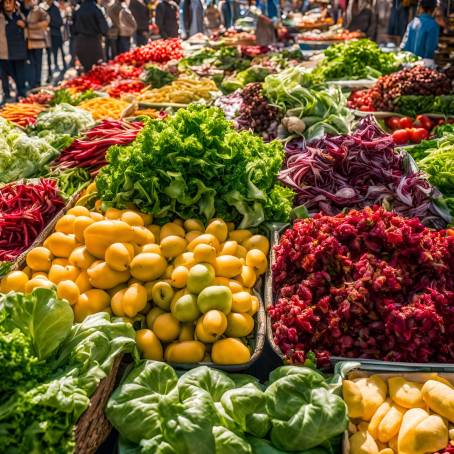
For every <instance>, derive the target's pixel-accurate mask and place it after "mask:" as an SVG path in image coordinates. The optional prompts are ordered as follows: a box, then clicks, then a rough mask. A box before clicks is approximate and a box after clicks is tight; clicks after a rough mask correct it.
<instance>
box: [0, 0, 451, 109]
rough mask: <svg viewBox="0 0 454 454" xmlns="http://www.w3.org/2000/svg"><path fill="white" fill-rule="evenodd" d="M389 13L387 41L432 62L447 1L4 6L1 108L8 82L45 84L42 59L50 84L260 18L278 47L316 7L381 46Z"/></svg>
mask: <svg viewBox="0 0 454 454" xmlns="http://www.w3.org/2000/svg"><path fill="white" fill-rule="evenodd" d="M418 6H419V9H418ZM437 6H438V7H437ZM385 7H386V8H387V11H386V13H385V17H386V27H387V30H386V33H387V36H388V37H390V39H393V38H397V40H399V41H400V40H402V47H403V48H404V49H406V50H409V51H412V52H413V53H415V54H417V55H419V56H421V57H422V58H426V59H431V58H433V54H434V52H435V50H436V48H437V45H438V36H439V32H440V27H443V26H444V22H443V7H444V2H443V1H442V0H438V2H437V0H421V1H420V2H419V4H418V0H382V1H380V0H255V1H254V3H252V0H44V1H43V2H42V3H39V0H20V1H18V0H0V76H1V83H2V91H3V101H8V100H9V99H10V92H11V91H10V80H11V79H12V80H13V81H14V83H15V86H16V91H15V93H16V96H17V97H22V96H25V93H26V90H29V89H33V88H35V87H39V86H41V85H42V82H43V81H42V75H43V58H44V55H45V56H46V59H47V60H46V62H47V71H46V72H45V74H47V77H46V81H45V82H47V83H49V82H50V81H51V76H52V75H57V76H58V75H62V74H63V73H64V72H65V71H66V70H67V68H68V67H70V66H74V65H75V64H76V62H77V63H80V67H81V68H82V69H83V70H85V71H88V70H89V69H90V68H91V67H92V66H93V65H95V64H96V63H98V62H99V61H102V60H105V59H111V58H114V57H115V56H116V55H117V54H119V53H121V52H125V51H127V50H129V49H130V47H131V45H136V46H140V45H143V44H145V43H146V42H147V40H148V39H149V38H150V36H151V35H156V36H160V37H162V38H172V37H178V36H181V37H182V38H188V37H191V36H193V35H196V34H198V33H206V34H209V35H211V34H214V33H216V32H218V31H219V30H223V29H230V28H231V27H233V26H234V24H235V22H236V21H237V20H238V19H239V18H240V17H242V16H244V15H247V14H250V15H253V16H255V20H256V24H257V28H256V41H257V44H259V45H267V44H272V43H273V42H275V41H276V40H277V36H278V35H277V33H276V30H277V27H278V24H279V23H280V21H281V19H282V17H283V16H286V15H289V14H291V13H292V12H301V13H305V12H307V11H309V10H311V9H313V8H318V9H319V10H320V11H321V12H322V14H323V15H326V16H331V17H332V18H333V19H334V21H338V20H339V19H340V18H342V20H343V23H344V25H345V26H346V27H347V28H348V29H350V30H354V31H356V30H358V31H361V32H363V33H364V34H365V35H366V36H367V37H369V38H371V39H374V40H379V36H380V23H382V24H383V11H384V8H385Z"/></svg>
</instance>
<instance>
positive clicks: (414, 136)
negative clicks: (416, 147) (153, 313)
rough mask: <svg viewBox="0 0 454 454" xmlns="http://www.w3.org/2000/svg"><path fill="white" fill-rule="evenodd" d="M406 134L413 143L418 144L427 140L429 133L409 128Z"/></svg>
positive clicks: (425, 130) (421, 129) (422, 129)
mask: <svg viewBox="0 0 454 454" xmlns="http://www.w3.org/2000/svg"><path fill="white" fill-rule="evenodd" d="M408 134H409V136H410V140H411V141H412V142H413V143H419V142H421V141H422V140H426V139H428V138H429V131H427V129H424V128H411V129H409V130H408Z"/></svg>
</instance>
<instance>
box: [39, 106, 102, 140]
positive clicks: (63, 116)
mask: <svg viewBox="0 0 454 454" xmlns="http://www.w3.org/2000/svg"><path fill="white" fill-rule="evenodd" d="M94 124H95V121H94V120H93V116H92V115H91V113H90V112H87V111H86V110H83V109H79V108H77V107H74V106H72V105H70V104H66V103H62V104H58V105H56V106H55V107H51V108H50V109H48V110H45V111H44V112H41V113H40V114H39V115H38V117H37V119H36V123H35V128H36V130H38V131H42V130H49V129H50V130H52V131H54V132H56V133H58V134H69V135H71V136H77V135H78V134H80V132H82V131H85V130H86V129H89V128H91V127H92V126H93V125H94Z"/></svg>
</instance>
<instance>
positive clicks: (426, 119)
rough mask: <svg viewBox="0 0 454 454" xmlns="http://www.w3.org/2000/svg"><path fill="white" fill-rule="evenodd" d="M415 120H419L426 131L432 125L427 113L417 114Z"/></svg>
mask: <svg viewBox="0 0 454 454" xmlns="http://www.w3.org/2000/svg"><path fill="white" fill-rule="evenodd" d="M416 120H417V121H419V123H420V125H421V127H423V128H424V129H427V130H428V131H430V130H431V129H432V128H433V127H434V124H433V122H432V120H431V119H430V118H429V117H428V116H427V115H418V116H417V117H416Z"/></svg>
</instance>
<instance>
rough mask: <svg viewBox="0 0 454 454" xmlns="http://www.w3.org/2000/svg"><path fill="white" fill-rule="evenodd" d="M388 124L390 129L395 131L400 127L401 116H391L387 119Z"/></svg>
mask: <svg viewBox="0 0 454 454" xmlns="http://www.w3.org/2000/svg"><path fill="white" fill-rule="evenodd" d="M386 124H387V126H388V128H389V129H391V130H392V131H395V130H396V129H399V128H400V118H399V117H389V118H388V119H387V121H386Z"/></svg>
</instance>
